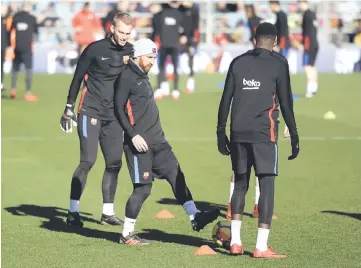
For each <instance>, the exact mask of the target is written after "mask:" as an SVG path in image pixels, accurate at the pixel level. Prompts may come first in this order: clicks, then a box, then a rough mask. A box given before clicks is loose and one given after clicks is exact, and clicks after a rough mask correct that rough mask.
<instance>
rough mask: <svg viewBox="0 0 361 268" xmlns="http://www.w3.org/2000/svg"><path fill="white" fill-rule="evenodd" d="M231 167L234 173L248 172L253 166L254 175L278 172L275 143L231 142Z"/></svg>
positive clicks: (275, 173)
mask: <svg viewBox="0 0 361 268" xmlns="http://www.w3.org/2000/svg"><path fill="white" fill-rule="evenodd" d="M230 146H231V148H230V150H231V160H232V168H233V171H234V172H235V174H244V173H247V172H250V170H251V168H252V166H253V167H254V170H255V173H256V176H258V175H261V174H268V175H275V176H277V174H278V148H277V143H274V142H263V143H240V142H231V145H230Z"/></svg>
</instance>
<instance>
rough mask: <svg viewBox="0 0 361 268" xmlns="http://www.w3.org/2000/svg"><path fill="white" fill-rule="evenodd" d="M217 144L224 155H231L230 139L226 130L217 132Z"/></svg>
mask: <svg viewBox="0 0 361 268" xmlns="http://www.w3.org/2000/svg"><path fill="white" fill-rule="evenodd" d="M217 145H218V151H219V152H220V153H221V154H223V155H229V154H230V153H231V152H230V150H229V148H230V143H229V139H228V137H227V135H226V133H225V132H217Z"/></svg>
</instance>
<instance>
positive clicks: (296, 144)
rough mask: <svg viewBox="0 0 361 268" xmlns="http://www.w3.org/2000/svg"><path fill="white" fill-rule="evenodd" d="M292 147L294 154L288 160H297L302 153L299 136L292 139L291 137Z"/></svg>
mask: <svg viewBox="0 0 361 268" xmlns="http://www.w3.org/2000/svg"><path fill="white" fill-rule="evenodd" d="M291 146H292V154H291V155H290V156H289V157H288V160H292V159H295V158H296V157H297V156H298V153H299V152H300V144H299V139H298V136H296V137H292V136H291Z"/></svg>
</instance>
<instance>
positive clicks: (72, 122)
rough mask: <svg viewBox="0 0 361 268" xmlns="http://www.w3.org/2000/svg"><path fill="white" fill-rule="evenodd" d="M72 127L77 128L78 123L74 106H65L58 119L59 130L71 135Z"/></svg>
mask: <svg viewBox="0 0 361 268" xmlns="http://www.w3.org/2000/svg"><path fill="white" fill-rule="evenodd" d="M73 126H74V127H76V126H78V121H77V118H76V114H75V112H74V105H72V104H67V105H66V106H65V110H64V113H63V115H62V116H61V118H60V128H61V130H63V131H64V132H65V133H71V132H73Z"/></svg>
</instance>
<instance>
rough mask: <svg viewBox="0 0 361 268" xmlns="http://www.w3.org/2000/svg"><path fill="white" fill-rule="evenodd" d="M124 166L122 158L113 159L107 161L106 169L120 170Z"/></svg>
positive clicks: (111, 170)
mask: <svg viewBox="0 0 361 268" xmlns="http://www.w3.org/2000/svg"><path fill="white" fill-rule="evenodd" d="M121 168H122V159H121V158H119V159H113V160H112V161H107V162H106V163H105V169H106V170H107V171H109V172H119V171H120V169H121Z"/></svg>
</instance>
